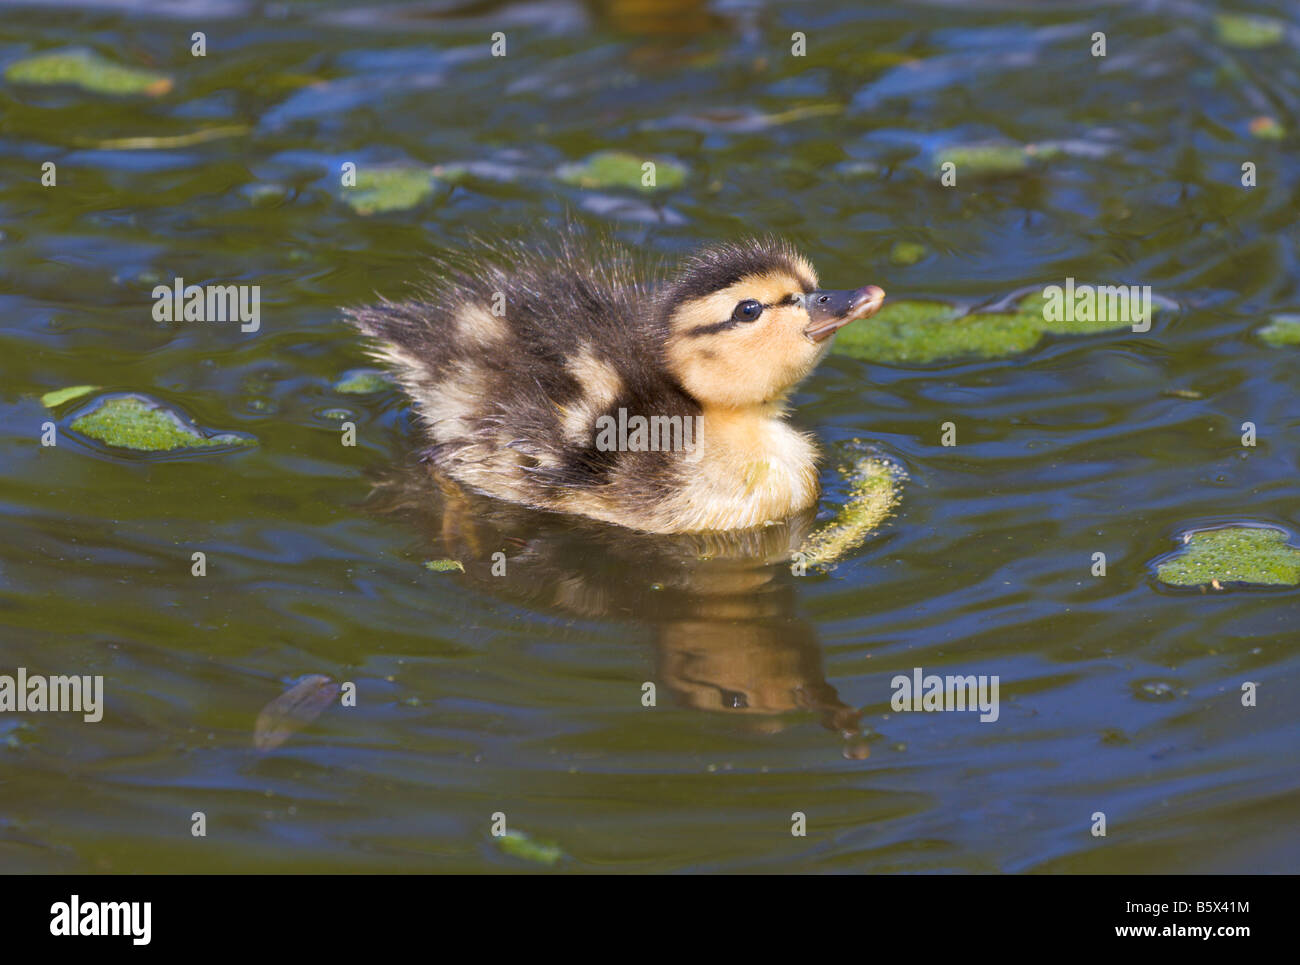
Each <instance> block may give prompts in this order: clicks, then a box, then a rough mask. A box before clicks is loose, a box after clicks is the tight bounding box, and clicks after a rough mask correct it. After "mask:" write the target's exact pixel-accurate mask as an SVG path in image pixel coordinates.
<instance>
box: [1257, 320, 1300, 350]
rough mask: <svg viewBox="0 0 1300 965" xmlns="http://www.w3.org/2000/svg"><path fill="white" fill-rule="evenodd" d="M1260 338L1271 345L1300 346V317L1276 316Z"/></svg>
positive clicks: (1260, 334)
mask: <svg viewBox="0 0 1300 965" xmlns="http://www.w3.org/2000/svg"><path fill="white" fill-rule="evenodd" d="M1259 337H1260V338H1262V339H1263V340H1264V341H1266V342H1268V344H1269V345H1300V315H1274V316H1273V319H1272V321H1270V322H1269V323H1268V324H1267V325H1265V326H1264V327H1263V328H1261V329H1260V330H1259Z"/></svg>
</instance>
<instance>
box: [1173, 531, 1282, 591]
mask: <svg viewBox="0 0 1300 965" xmlns="http://www.w3.org/2000/svg"><path fill="white" fill-rule="evenodd" d="M1289 535H1290V534H1289V533H1287V532H1286V531H1285V530H1281V529H1274V528H1272V527H1262V526H1228V527H1224V528H1223V529H1207V530H1201V531H1199V532H1192V533H1187V534H1185V536H1184V537H1183V546H1182V548H1181V549H1179V550H1178V552H1177V553H1175V554H1174V555H1173V556H1171V557H1169V558H1168V559H1166V560H1165V561H1164V562H1162V563H1160V564H1159V565H1158V566H1157V568H1156V576H1157V577H1158V578H1159V580H1160V582H1161V583H1167V584H1169V585H1170V586H1213V587H1214V588H1215V589H1221V588H1222V585H1223V584H1225V583H1253V584H1257V585H1260V586H1300V548H1297V547H1294V546H1291V545H1289V544H1288V543H1287V538H1288V536H1289Z"/></svg>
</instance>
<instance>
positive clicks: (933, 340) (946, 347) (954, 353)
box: [835, 301, 1044, 363]
mask: <svg viewBox="0 0 1300 965" xmlns="http://www.w3.org/2000/svg"><path fill="white" fill-rule="evenodd" d="M1043 324H1044V323H1043V319H1042V313H1041V310H1040V311H1039V312H1038V313H1037V314H1036V315H1035V316H1034V317H1028V316H1027V315H1026V314H1025V313H1017V314H1014V315H1011V314H985V315H962V314H961V311H960V309H958V308H955V307H954V306H952V305H945V304H943V303H941V302H888V301H887V302H885V305H884V307H882V308H881V309H880V311H879V312H877V313H876V316H875V317H874V318H872V319H869V320H868V321H866V322H855V323H853V324H852V325H848V326H846V327H845V328H843V329H841V330H840V332H839V334H837V335H836V337H835V351H836V352H840V353H842V354H844V355H851V356H853V357H854V358H860V359H865V360H866V361H868V362H903V363H908V362H911V363H928V362H942V361H947V360H949V359H957V358H970V357H974V358H1000V357H1002V356H1007V355H1015V354H1017V353H1019V352H1025V351H1028V350H1029V349H1031V348H1033V347H1034V345H1035V344H1037V342H1038V339H1039V337H1040V336H1041V334H1042V331H1043Z"/></svg>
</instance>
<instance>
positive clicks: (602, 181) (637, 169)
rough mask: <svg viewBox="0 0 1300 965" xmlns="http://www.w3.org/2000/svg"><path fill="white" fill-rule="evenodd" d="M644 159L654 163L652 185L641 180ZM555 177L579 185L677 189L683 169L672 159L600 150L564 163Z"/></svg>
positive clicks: (643, 179)
mask: <svg viewBox="0 0 1300 965" xmlns="http://www.w3.org/2000/svg"><path fill="white" fill-rule="evenodd" d="M647 162H653V164H654V181H655V183H654V184H652V185H651V184H646V183H645V167H644V165H645V164H646V163H647ZM556 176H557V177H559V179H560V180H561V181H564V182H565V183H566V184H576V185H578V186H579V187H583V188H636V189H637V190H639V191H656V190H664V189H666V188H679V187H681V186H682V184H683V183H685V181H686V168H684V167H683V166H682V165H680V164H678V163H677V162H676V161H669V160H665V159H662V158H648V157H639V156H637V155H635V154H629V153H627V152H626V151H600V152H598V153H596V154H593V155H591V157H589V158H587V159H586V160H585V161H582V162H580V163H577V164H565V165H562V166H561V167H560V169H559V170H558V171H557V172H556Z"/></svg>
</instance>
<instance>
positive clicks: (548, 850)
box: [496, 831, 564, 867]
mask: <svg viewBox="0 0 1300 965" xmlns="http://www.w3.org/2000/svg"><path fill="white" fill-rule="evenodd" d="M496 842H497V847H499V848H500V849H501V850H502V851H504V852H505V853H506V854H508V855H511V856H512V857H515V858H522V859H524V860H525V861H532V862H535V863H536V864H544V865H547V866H548V867H550V866H552V865H555V864H557V863H558V862H559V861H560V859H561V858H563V857H564V851H563V850H562V849H561V848H560V846H559V845H557V844H552V843H551V842H549V841H538V840H537V839H536V838H534V837H532V836H530V835H527V834H525V833H524V832H523V831H507V832H506V833H505V834H503V835H501V836H500V837H498V838H497V839H496Z"/></svg>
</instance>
